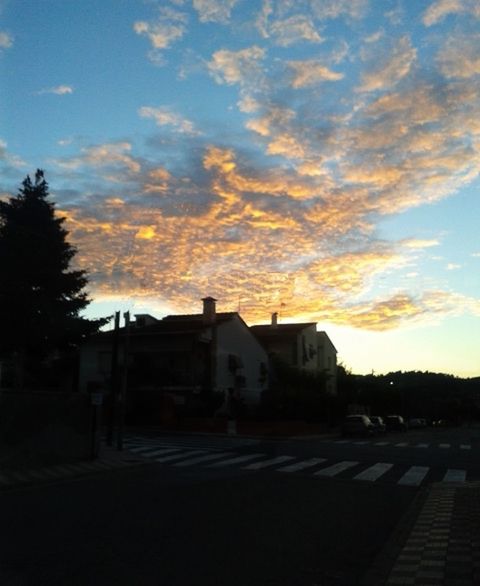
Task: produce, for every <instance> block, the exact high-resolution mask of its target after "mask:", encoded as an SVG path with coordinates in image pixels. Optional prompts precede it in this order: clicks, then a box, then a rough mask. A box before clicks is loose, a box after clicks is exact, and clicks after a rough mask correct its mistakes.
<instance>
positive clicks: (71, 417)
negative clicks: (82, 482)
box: [0, 391, 93, 470]
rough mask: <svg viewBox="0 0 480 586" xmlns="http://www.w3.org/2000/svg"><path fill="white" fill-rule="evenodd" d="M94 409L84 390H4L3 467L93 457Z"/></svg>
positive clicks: (0, 400)
mask: <svg viewBox="0 0 480 586" xmlns="http://www.w3.org/2000/svg"><path fill="white" fill-rule="evenodd" d="M92 409H93V408H92V407H91V405H90V397H89V395H87V394H84V393H61V392H56V393H55V392H41V391H38V392H36V391H35V392H31V391H0V470H2V469H8V468H11V469H22V468H25V469H26V468H40V467H42V466H50V465H54V464H67V463H69V462H77V461H80V460H87V459H89V458H90V457H91V454H92Z"/></svg>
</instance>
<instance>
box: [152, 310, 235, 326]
mask: <svg viewBox="0 0 480 586" xmlns="http://www.w3.org/2000/svg"><path fill="white" fill-rule="evenodd" d="M236 315H238V313H237V312H236V311H230V312H224V313H218V312H217V313H216V314H215V321H216V322H217V323H218V322H224V321H228V320H229V319H232V318H233V317H235V316H236ZM161 321H162V322H177V323H178V322H189V323H195V324H197V323H199V322H200V323H202V324H203V325H204V326H205V325H209V324H205V322H204V321H203V314H202V313H194V314H191V315H167V316H166V317H164V318H163V319H162V320H161ZM214 323H215V322H214Z"/></svg>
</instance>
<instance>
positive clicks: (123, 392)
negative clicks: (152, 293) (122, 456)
mask: <svg viewBox="0 0 480 586" xmlns="http://www.w3.org/2000/svg"><path fill="white" fill-rule="evenodd" d="M123 317H124V319H125V336H124V339H123V368H122V378H121V382H120V393H119V394H118V428H117V450H123V427H124V424H125V401H126V398H127V383H128V357H129V351H130V312H129V311H126V312H125V313H124V314H123Z"/></svg>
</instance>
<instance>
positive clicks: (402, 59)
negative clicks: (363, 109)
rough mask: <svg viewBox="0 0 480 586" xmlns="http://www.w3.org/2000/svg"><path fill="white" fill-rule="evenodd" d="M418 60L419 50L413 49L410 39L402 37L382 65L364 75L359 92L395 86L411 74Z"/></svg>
mask: <svg viewBox="0 0 480 586" xmlns="http://www.w3.org/2000/svg"><path fill="white" fill-rule="evenodd" d="M416 58H417V50H416V49H415V47H412V45H411V43H410V39H409V38H408V37H407V36H404V37H401V38H400V39H398V41H397V42H396V44H395V45H394V47H393V50H392V51H391V53H390V54H389V55H388V56H387V57H386V58H385V59H384V60H383V61H382V62H381V63H380V65H379V66H378V67H377V68H375V69H374V70H373V71H370V72H368V73H365V74H364V75H363V83H362V85H361V87H360V88H359V89H358V91H361V92H372V91H376V90H381V89H385V88H390V87H392V86H394V85H395V84H396V83H398V82H399V81H400V80H401V79H403V78H404V77H405V76H407V75H408V74H409V73H410V70H411V68H412V66H413V64H414V63H415V61H416Z"/></svg>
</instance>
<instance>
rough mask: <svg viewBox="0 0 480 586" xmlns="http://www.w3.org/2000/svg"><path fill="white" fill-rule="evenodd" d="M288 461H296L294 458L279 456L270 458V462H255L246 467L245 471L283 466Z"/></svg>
mask: <svg viewBox="0 0 480 586" xmlns="http://www.w3.org/2000/svg"><path fill="white" fill-rule="evenodd" d="M288 460H294V457H293V456H277V457H276V458H270V459H269V460H262V461H261V462H254V463H253V464H249V465H248V466H244V469H245V470H260V468H266V467H267V466H275V464H281V463H282V462H287V461H288Z"/></svg>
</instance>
